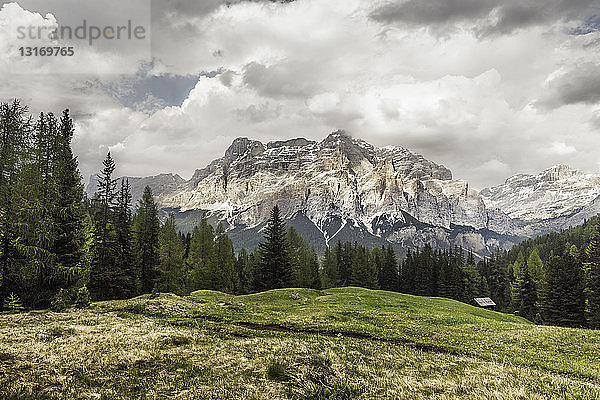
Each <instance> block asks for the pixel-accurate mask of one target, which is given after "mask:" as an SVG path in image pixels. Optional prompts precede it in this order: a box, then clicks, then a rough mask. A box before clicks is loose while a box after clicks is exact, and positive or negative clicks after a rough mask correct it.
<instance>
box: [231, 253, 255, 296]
mask: <svg viewBox="0 0 600 400" xmlns="http://www.w3.org/2000/svg"><path fill="white" fill-rule="evenodd" d="M235 273H236V277H237V279H236V281H235V282H236V286H235V293H236V294H248V293H252V291H253V287H252V283H253V281H254V273H253V271H252V264H251V263H250V255H249V254H248V251H246V249H241V250H240V252H239V253H238V256H237V258H236V260H235Z"/></svg>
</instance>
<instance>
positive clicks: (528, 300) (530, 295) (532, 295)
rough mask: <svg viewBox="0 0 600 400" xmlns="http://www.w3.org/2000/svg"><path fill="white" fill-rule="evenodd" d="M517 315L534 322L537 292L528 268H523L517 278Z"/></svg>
mask: <svg viewBox="0 0 600 400" xmlns="http://www.w3.org/2000/svg"><path fill="white" fill-rule="evenodd" d="M518 287H519V291H520V292H519V297H518V299H519V315H521V316H522V317H524V318H527V319H528V320H530V321H535V319H536V315H537V290H536V285H535V281H534V277H533V276H532V274H531V272H530V270H529V267H528V266H526V265H525V266H523V270H522V272H521V276H520V277H519V286H518Z"/></svg>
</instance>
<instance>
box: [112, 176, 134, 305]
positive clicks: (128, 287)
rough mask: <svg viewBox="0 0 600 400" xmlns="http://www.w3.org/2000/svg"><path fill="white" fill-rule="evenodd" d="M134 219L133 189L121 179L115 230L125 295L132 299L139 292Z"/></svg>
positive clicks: (127, 181)
mask: <svg viewBox="0 0 600 400" xmlns="http://www.w3.org/2000/svg"><path fill="white" fill-rule="evenodd" d="M132 225H133V219H132V215H131V187H130V185H129V180H125V179H124V178H123V179H121V187H120V189H119V194H118V196H117V207H116V209H115V229H116V231H117V243H118V246H119V248H118V251H119V269H120V271H119V273H120V275H121V276H120V277H119V279H121V280H122V281H123V283H122V287H123V295H124V296H128V297H131V296H133V295H135V293H136V291H137V284H136V274H135V256H134V252H133V232H132Z"/></svg>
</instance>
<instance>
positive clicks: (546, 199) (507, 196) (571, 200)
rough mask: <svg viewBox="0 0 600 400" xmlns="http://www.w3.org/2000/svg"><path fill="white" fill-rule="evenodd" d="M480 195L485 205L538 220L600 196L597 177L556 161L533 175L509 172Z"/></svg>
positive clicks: (566, 211)
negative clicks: (510, 173)
mask: <svg viewBox="0 0 600 400" xmlns="http://www.w3.org/2000/svg"><path fill="white" fill-rule="evenodd" d="M480 194H481V196H482V197H483V198H484V200H485V202H486V204H487V205H488V206H490V207H497V208H500V209H501V210H503V211H504V212H505V213H507V214H508V215H509V216H510V217H511V218H518V219H522V220H524V221H541V220H547V219H551V218H557V217H559V216H562V215H568V214H572V213H574V212H577V211H578V210H580V209H581V208H582V207H584V206H586V205H588V204H590V203H591V202H592V201H594V199H596V197H598V196H599V195H600V176H598V175H594V174H586V173H583V172H581V171H579V170H576V169H573V168H571V167H569V166H568V165H565V164H559V165H555V166H553V167H550V168H548V169H545V170H543V171H542V172H540V173H539V174H537V175H531V174H516V175H513V176H511V177H510V178H508V179H507V180H506V182H505V183H504V184H502V185H498V186H494V187H491V188H486V189H483V190H482V191H481V193H480Z"/></svg>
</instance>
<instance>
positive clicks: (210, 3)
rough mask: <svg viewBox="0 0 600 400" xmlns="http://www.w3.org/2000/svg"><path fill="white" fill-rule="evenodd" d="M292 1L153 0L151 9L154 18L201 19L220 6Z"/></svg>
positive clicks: (286, 1) (289, 1)
mask: <svg viewBox="0 0 600 400" xmlns="http://www.w3.org/2000/svg"><path fill="white" fill-rule="evenodd" d="M293 1H294V0H200V1H189V0H153V1H152V9H153V15H154V16H155V17H160V16H161V15H163V13H165V12H168V13H170V14H179V15H183V16H186V17H194V16H195V17H201V16H204V15H206V14H210V13H211V12H213V11H214V10H216V9H217V8H219V7H220V6H222V5H227V6H229V5H234V4H238V3H244V2H251V3H261V2H263V3H282V4H285V3H291V2H293Z"/></svg>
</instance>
